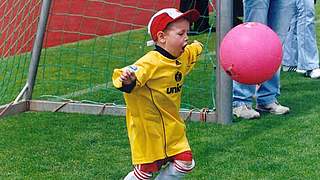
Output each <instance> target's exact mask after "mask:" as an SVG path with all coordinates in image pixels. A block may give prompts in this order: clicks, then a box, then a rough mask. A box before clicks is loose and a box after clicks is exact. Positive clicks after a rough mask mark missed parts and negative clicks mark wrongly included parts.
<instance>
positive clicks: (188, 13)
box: [174, 9, 200, 23]
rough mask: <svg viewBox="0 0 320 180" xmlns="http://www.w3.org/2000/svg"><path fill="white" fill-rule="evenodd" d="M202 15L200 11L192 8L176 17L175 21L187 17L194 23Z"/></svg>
mask: <svg viewBox="0 0 320 180" xmlns="http://www.w3.org/2000/svg"><path fill="white" fill-rule="evenodd" d="M199 17H200V13H199V12H198V11H197V10H196V9H190V10H188V11H186V12H184V13H183V14H182V15H181V16H179V17H177V18H175V19H174V21H176V20H178V19H181V18H186V19H188V21H190V23H193V22H195V21H197V20H198V19H199Z"/></svg>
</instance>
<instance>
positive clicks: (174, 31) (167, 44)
mask: <svg viewBox="0 0 320 180" xmlns="http://www.w3.org/2000/svg"><path fill="white" fill-rule="evenodd" d="M189 27H190V23H189V21H188V20H186V19H183V18H182V19H179V20H177V21H175V22H172V23H170V24H169V25H168V27H167V28H166V30H164V32H163V34H162V35H160V36H158V42H160V43H159V44H158V45H160V46H161V47H162V48H163V49H165V50H166V51H168V52H169V53H170V54H171V55H173V56H175V57H179V56H180V55H181V54H182V53H183V51H184V48H185V47H186V45H187V42H188V35H187V32H188V31H189Z"/></svg>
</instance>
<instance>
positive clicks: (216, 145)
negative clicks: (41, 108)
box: [0, 6, 320, 179]
mask: <svg viewBox="0 0 320 180" xmlns="http://www.w3.org/2000/svg"><path fill="white" fill-rule="evenodd" d="M319 8H320V7H319V6H317V14H319ZM319 32H320V27H319V25H318V24H317V34H318V43H319V42H320V39H319V37H320V33H319ZM134 36H139V33H138V34H137V35H134ZM119 38H121V37H119ZM200 38H203V39H204V40H205V37H200ZM111 40H112V41H117V38H115V37H114V38H113V39H111ZM97 41H99V40H97ZM109 41H110V39H107V40H106V39H104V41H103V43H108V42H109ZM119 42H122V41H121V40H119ZM86 43H92V42H90V41H86V42H83V44H86ZM95 43H97V42H95ZM137 43H140V42H137ZM105 45H106V47H109V45H108V44H105ZM115 45H117V43H114V44H113V46H115ZM66 46H73V45H72V44H71V45H66ZM66 46H61V47H57V48H52V49H50V50H47V51H46V55H48V56H47V57H49V59H46V64H47V65H48V64H49V66H44V65H43V64H42V66H41V69H40V71H39V73H40V74H41V73H43V75H44V76H42V77H41V78H40V81H42V84H41V85H42V86H41V88H43V89H49V90H50V89H52V91H62V92H59V93H58V94H60V95H63V94H66V93H69V92H68V90H65V89H63V88H61V87H62V84H56V86H57V87H55V88H53V87H54V86H55V84H51V83H50V82H51V81H50V80H51V79H50V78H54V76H57V77H58V79H59V78H62V77H63V76H65V75H64V74H68V73H70V74H72V75H75V76H79V79H78V80H79V81H75V82H71V81H69V82H68V84H67V85H69V86H70V87H72V86H79V89H82V88H83V87H81V86H82V85H83V83H82V82H81V81H80V80H83V79H86V78H88V79H90V78H91V79H90V81H92V82H94V84H99V83H103V82H102V81H101V79H95V78H94V76H91V77H90V76H88V75H87V74H83V73H88V71H90V68H86V67H91V66H92V65H95V66H96V65H97V66H105V64H103V61H102V60H101V61H97V62H98V64H95V63H92V62H87V63H88V64H87V65H86V64H85V59H86V56H85V54H86V52H89V51H91V50H92V49H91V50H90V49H86V47H87V46H86V45H84V46H83V50H84V51H82V52H84V53H83V54H79V53H78V54H77V52H78V51H71V52H73V53H75V56H76V57H81V58H78V59H75V60H77V63H79V61H78V60H80V61H83V62H84V66H83V68H82V69H81V68H80V69H77V70H83V71H78V72H76V71H72V70H74V69H75V68H74V67H73V66H72V64H70V65H67V66H66V67H69V68H70V69H66V72H64V73H61V72H60V73H61V74H59V73H56V72H55V71H52V72H51V71H50V68H48V67H55V68H56V64H53V63H50V62H53V61H50V58H52V59H55V58H54V56H56V55H58V56H59V55H63V54H66V56H69V55H70V54H67V53H64V52H66V51H70V48H68V49H67V48H66ZM75 46H77V47H79V46H80V47H81V46H82V44H75ZM71 49H72V48H71ZM95 50H96V49H95ZM146 50H147V49H146ZM139 51H141V50H139ZM114 53H115V54H117V53H120V54H124V52H116V51H115V52H114ZM89 55H92V54H89ZM100 55H101V54H100ZM107 56H112V54H108V55H107ZM136 56H138V55H134V54H130V55H129V56H126V57H132V58H135V57H136ZM73 57H74V56H73V55H70V58H69V59H73ZM82 58H83V59H82ZM96 58H99V57H96ZM101 58H103V57H101ZM43 63H44V62H43ZM99 63H101V64H99ZM121 63H127V62H121ZM57 64H58V63H57ZM81 64H82V63H81ZM204 66H205V65H204ZM108 67H110V69H111V68H113V67H114V65H112V64H110V65H108ZM200 67H201V66H199V67H198V68H200ZM44 68H48V69H46V70H44ZM47 70H49V72H48V71H47ZM52 70H53V69H52ZM68 70H69V71H68ZM81 72H83V73H81ZM47 73H48V74H47ZM92 73H103V72H102V71H101V72H99V71H98V72H91V74H92ZM196 73H200V75H201V72H197V71H195V74H194V75H192V76H195V77H197V76H198V75H196ZM88 74H89V75H90V72H89V73H88ZM49 75H52V76H49ZM109 75H110V74H102V76H109ZM192 76H191V77H190V79H189V80H190V81H191V80H192ZM67 77H68V76H67ZM281 83H282V88H281V93H282V94H281V97H280V99H279V101H280V102H281V103H282V104H285V105H288V106H289V107H290V108H291V112H290V114H288V115H285V116H274V115H270V114H263V116H262V117H261V118H260V119H259V120H254V121H246V120H240V119H235V122H234V123H233V124H232V125H227V126H223V125H219V124H209V123H199V122H187V133H188V138H189V141H190V144H191V147H192V150H193V154H194V158H195V160H196V168H195V170H194V171H193V173H191V174H190V175H188V176H187V179H318V178H319V175H320V173H319V168H320V156H319V154H320V145H319V142H320V133H319V132H320V122H319V119H320V108H319V105H318V102H320V96H319V92H320V91H319V87H320V86H319V80H311V79H307V78H305V77H303V76H302V75H299V74H296V73H283V72H282V74H281ZM46 84H47V85H48V86H45V85H46ZM94 84H93V85H94ZM43 86H44V87H43ZM64 91H65V92H64ZM40 92H42V91H40V90H38V92H36V93H37V94H35V96H36V97H37V96H38V97H39V96H40V95H41V93H40ZM49 93H50V92H49ZM55 93H56V92H55ZM189 93H191V95H193V94H192V93H194V92H189ZM101 94H102V95H96V97H91V98H92V99H94V100H100V101H103V102H104V101H106V100H108V101H110V100H111V101H114V102H121V101H122V100H121V99H120V97H121V96H118V95H119V93H118V92H116V91H115V94H114V95H113V94H111V95H110V94H109V95H107V94H105V92H104V91H103V90H102V92H101ZM188 95H190V94H188ZM93 96H95V95H93ZM103 96H108V97H110V96H111V97H110V99H109V98H108V97H105V99H102V100H101V99H99V98H101V97H103ZM115 96H116V97H115ZM193 96H195V95H193ZM204 97H206V96H204ZM88 98H89V97H88ZM112 98H114V99H112ZM207 101H208V98H207V99H205V98H204V99H202V100H199V102H196V104H199V105H203V104H207V103H208V102H207ZM186 106H187V105H186ZM130 170H131V157H130V149H129V142H128V138H127V133H126V126H125V119H124V117H113V116H93V115H80V114H64V113H35V112H28V113H23V114H20V115H16V116H10V117H5V118H3V119H1V121H0V179H121V178H123V177H124V176H125V175H126V174H127V173H128V172H129V171H130Z"/></svg>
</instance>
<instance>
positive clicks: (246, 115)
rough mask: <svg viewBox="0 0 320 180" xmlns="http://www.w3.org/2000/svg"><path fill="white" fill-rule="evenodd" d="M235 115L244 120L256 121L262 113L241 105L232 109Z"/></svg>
mask: <svg viewBox="0 0 320 180" xmlns="http://www.w3.org/2000/svg"><path fill="white" fill-rule="evenodd" d="M232 113H233V115H235V116H236V117H238V118H243V119H255V118H259V117H260V113H259V112H257V111H256V110H254V109H253V108H252V107H251V106H248V105H241V106H238V107H234V108H233V109H232Z"/></svg>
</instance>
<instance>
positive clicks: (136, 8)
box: [0, 0, 179, 57]
mask: <svg viewBox="0 0 320 180" xmlns="http://www.w3.org/2000/svg"><path fill="white" fill-rule="evenodd" d="M37 2H38V1H34V0H22V1H15V0H9V1H7V2H6V3H7V4H4V3H3V4H0V17H2V18H1V19H0V32H1V38H0V56H1V57H5V56H9V55H13V54H19V53H23V52H27V51H30V50H31V48H32V47H31V46H32V44H33V40H34V34H35V31H36V28H37V24H36V23H37V22H35V19H36V15H37V14H39V11H40V5H38V4H36V3H37ZM52 2H53V3H52V5H51V13H50V16H49V21H48V28H47V32H46V34H45V41H44V44H43V45H44V47H46V48H47V47H52V46H57V45H61V44H65V43H70V42H76V41H80V40H85V39H91V38H95V37H97V36H102V35H108V34H112V33H116V32H121V31H128V30H133V29H137V28H142V27H145V26H146V25H147V23H148V20H149V19H150V17H151V16H152V14H154V13H155V12H156V11H157V10H159V9H162V8H166V7H176V8H178V7H179V0H177V1H176V0H161V1H160V0H143V1H142V0H109V1H102V0H68V1H65V0H54V1H52ZM37 5H38V6H37ZM9 9H10V13H6V12H8V10H9ZM21 9H23V11H22V10H21ZM13 17H16V18H14V19H13ZM10 47H11V49H10Z"/></svg>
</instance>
